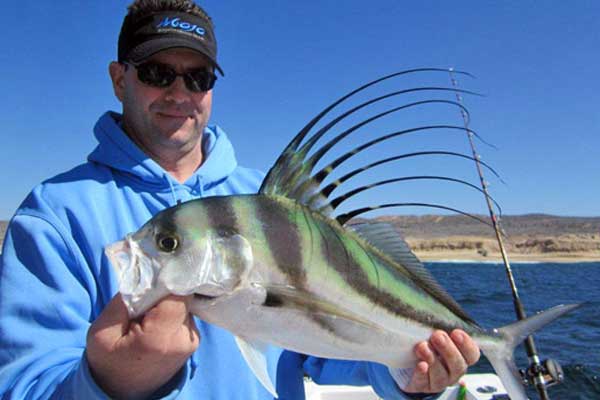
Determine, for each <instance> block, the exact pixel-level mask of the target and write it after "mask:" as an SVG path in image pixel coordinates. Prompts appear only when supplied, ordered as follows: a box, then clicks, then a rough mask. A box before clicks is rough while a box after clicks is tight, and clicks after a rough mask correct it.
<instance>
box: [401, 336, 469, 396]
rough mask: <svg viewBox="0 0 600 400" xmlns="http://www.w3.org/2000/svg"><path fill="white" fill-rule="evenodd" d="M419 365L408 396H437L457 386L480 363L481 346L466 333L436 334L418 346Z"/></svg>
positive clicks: (408, 388)
mask: <svg viewBox="0 0 600 400" xmlns="http://www.w3.org/2000/svg"><path fill="white" fill-rule="evenodd" d="M415 355H416V356H417V358H418V359H419V360H420V361H419V362H418V363H417V366H416V368H415V371H414V373H413V376H412V378H411V380H410V382H409V384H408V385H407V386H406V387H405V388H404V389H403V391H404V392H406V393H438V392H441V391H443V390H444V389H446V387H448V386H451V385H454V384H455V383H456V382H458V380H459V379H460V377H461V376H463V375H464V374H465V372H467V367H469V366H470V365H473V364H475V363H476V362H477V361H478V360H479V347H478V346H477V345H476V344H475V342H474V341H473V339H471V337H470V336H469V335H467V334H466V333H465V332H464V331H462V330H459V329H456V330H454V331H452V333H451V335H450V336H448V334H447V333H446V332H444V331H435V332H434V333H433V334H432V335H431V338H430V339H429V341H427V342H421V343H419V344H417V345H416V346H415Z"/></svg>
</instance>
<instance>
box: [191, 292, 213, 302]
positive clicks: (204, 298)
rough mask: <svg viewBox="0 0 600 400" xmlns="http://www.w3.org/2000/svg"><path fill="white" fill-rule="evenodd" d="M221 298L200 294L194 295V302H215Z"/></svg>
mask: <svg viewBox="0 0 600 400" xmlns="http://www.w3.org/2000/svg"><path fill="white" fill-rule="evenodd" d="M218 298H219V296H209V295H206V294H198V293H194V300H198V301H202V302H205V301H211V300H215V299H218Z"/></svg>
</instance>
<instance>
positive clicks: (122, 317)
mask: <svg viewBox="0 0 600 400" xmlns="http://www.w3.org/2000/svg"><path fill="white" fill-rule="evenodd" d="M128 329H129V314H128V312H127V307H126V306H125V303H124V302H123V299H122V298H121V294H120V293H117V294H116V295H115V296H114V297H113V298H112V299H111V301H110V302H109V303H108V304H107V305H106V307H104V310H102V312H101V313H100V315H99V316H98V318H96V320H95V321H94V322H93V323H92V326H91V327H90V330H89V332H88V336H89V335H108V336H112V337H114V336H115V331H117V332H118V333H119V334H120V336H124V335H125V334H126V333H127V331H128Z"/></svg>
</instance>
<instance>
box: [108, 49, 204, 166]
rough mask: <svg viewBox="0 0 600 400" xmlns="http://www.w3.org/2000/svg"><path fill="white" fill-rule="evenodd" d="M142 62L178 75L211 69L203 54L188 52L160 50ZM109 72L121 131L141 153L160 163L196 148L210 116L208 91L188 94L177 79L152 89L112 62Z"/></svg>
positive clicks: (129, 69)
mask: <svg viewBox="0 0 600 400" xmlns="http://www.w3.org/2000/svg"><path fill="white" fill-rule="evenodd" d="M146 62H158V63H161V64H165V65H168V66H170V67H172V68H173V69H174V70H175V71H177V72H178V73H182V72H185V71H189V70H194V69H198V68H208V69H212V67H211V66H210V63H209V61H208V60H207V59H206V58H205V57H204V56H203V55H201V54H200V53H197V52H195V51H192V50H188V49H169V50H164V51H161V52H159V53H156V54H155V55H153V56H152V57H150V58H149V59H147V60H146ZM110 73H111V78H112V80H113V87H114V90H115V94H116V96H117V97H118V98H119V100H120V101H121V102H122V103H123V124H124V127H125V131H126V132H127V134H128V135H129V136H130V137H131V138H132V139H133V140H134V141H135V142H136V143H137V144H138V145H140V146H141V147H142V149H143V150H144V151H145V152H147V153H149V155H150V156H152V157H153V158H157V159H159V160H160V159H163V158H164V157H165V155H167V154H177V153H182V152H183V153H187V152H190V151H192V150H194V148H196V147H197V146H199V145H200V143H201V138H202V132H203V130H204V127H205V126H206V124H207V122H208V118H209V117H210V111H211V105H212V90H210V91H208V92H192V91H190V90H189V89H188V88H187V87H186V86H185V83H184V81H183V77H181V76H178V77H177V79H175V81H174V82H173V83H172V84H171V85H170V86H168V87H165V88H157V87H152V86H149V85H147V84H144V83H142V82H140V80H139V79H138V77H137V70H136V68H135V67H133V66H131V65H127V67H125V66H124V65H122V64H117V63H112V64H111V66H110ZM183 153H182V154H183Z"/></svg>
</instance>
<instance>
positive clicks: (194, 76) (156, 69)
mask: <svg viewBox="0 0 600 400" xmlns="http://www.w3.org/2000/svg"><path fill="white" fill-rule="evenodd" d="M127 64H128V65H131V66H133V67H134V68H135V69H136V70H137V77H138V79H139V80H140V82H142V83H145V84H146V85H148V86H152V87H157V88H166V87H169V86H171V84H172V83H173V82H175V79H177V77H178V76H181V77H183V81H184V82H185V87H186V88H187V89H188V90H189V91H190V92H195V93H199V92H207V91H209V90H211V89H212V88H213V87H214V86H215V81H216V80H217V76H216V75H215V74H214V73H212V71H209V70H208V69H206V68H198V69H193V70H189V71H186V72H183V73H181V74H180V73H179V72H177V71H175V69H174V68H173V67H171V66H169V65H166V64H161V63H157V62H151V61H149V62H145V63H143V64H139V65H135V64H131V63H127Z"/></svg>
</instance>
